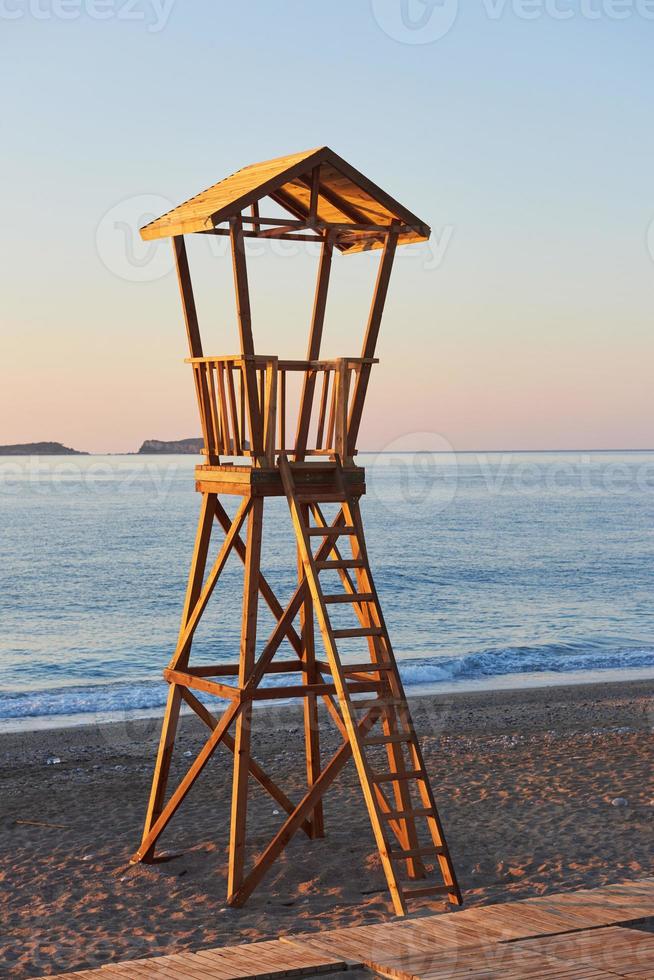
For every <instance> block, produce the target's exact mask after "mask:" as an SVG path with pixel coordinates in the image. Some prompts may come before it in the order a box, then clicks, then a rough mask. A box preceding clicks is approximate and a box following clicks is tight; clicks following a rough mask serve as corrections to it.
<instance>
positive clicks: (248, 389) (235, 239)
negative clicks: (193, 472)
mask: <svg viewBox="0 0 654 980" xmlns="http://www.w3.org/2000/svg"><path fill="white" fill-rule="evenodd" d="M229 234H230V239H231V243H232V265H233V269H234V292H235V294H236V315H237V318H238V330H239V336H240V339H241V353H242V354H243V355H244V356H245V361H244V364H243V377H244V379H245V396H246V398H245V400H246V405H247V411H248V420H249V430H250V442H251V446H250V450H251V452H252V457H253V460H257V457H258V462H259V463H260V462H261V461H262V457H263V427H262V418H261V411H262V406H260V405H259V395H258V392H257V373H256V367H255V364H254V361H253V360H252V358H253V356H254V340H253V337H252V314H251V311H250V290H249V286H248V273H247V264H246V261H245V239H244V237H243V221H242V219H241V217H240V216H239V217H238V218H234V219H233V221H232V222H231V224H230V227H229Z"/></svg>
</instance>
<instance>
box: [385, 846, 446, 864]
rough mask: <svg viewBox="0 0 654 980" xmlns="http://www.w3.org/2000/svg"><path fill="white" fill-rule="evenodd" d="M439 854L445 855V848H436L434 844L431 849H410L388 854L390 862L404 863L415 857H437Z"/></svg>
mask: <svg viewBox="0 0 654 980" xmlns="http://www.w3.org/2000/svg"><path fill="white" fill-rule="evenodd" d="M439 854H445V848H444V847H436V845H435V844H432V845H431V847H412V848H411V849H410V850H408V851H401V850H397V849H396V850H393V851H389V852H388V856H389V858H390V859H391V861H406V860H407V858H417V857H438V855H439Z"/></svg>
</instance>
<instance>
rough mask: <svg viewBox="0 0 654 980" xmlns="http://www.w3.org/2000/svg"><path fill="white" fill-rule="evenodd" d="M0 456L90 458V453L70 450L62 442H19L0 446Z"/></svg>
mask: <svg viewBox="0 0 654 980" xmlns="http://www.w3.org/2000/svg"><path fill="white" fill-rule="evenodd" d="M0 456H88V453H86V452H84V451H83V450H80V449H70V447H69V446H64V444H63V443H61V442H17V443H14V444H13V445H11V446H0Z"/></svg>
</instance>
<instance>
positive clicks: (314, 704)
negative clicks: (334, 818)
mask: <svg viewBox="0 0 654 980" xmlns="http://www.w3.org/2000/svg"><path fill="white" fill-rule="evenodd" d="M300 508H301V512H302V520H303V521H304V522H305V524H307V525H308V524H309V505H308V504H301V505H300ZM297 574H298V584H301V583H302V581H303V580H304V578H305V571H304V565H303V564H302V554H301V552H300V549H299V547H298V553H297ZM300 636H301V638H302V653H303V660H304V662H305V664H306V669H305V670H304V671H303V672H302V683H303V684H315V683H316V681H317V680H318V678H317V675H316V647H315V631H314V622H313V599H312V598H311V593H310V591H309V590H308V589H307V590H306V597H305V599H304V602H303V603H302V606H301V607H300ZM318 726H319V720H318V699H317V697H316V695H315V694H309V695H307V696H306V697H305V699H304V746H305V757H306V768H307V787H308V789H312V788H313V786H314V784H315V783H316V782H317V781H318V779H319V777H320V766H321V762H320V730H319V727H318ZM310 820H311V837H312V838H313V839H316V838H318V837H324V836H325V822H324V815H323V806H322V801H318V803H317V804H316V806H315V809H314V810H313V812H312V814H311V817H310Z"/></svg>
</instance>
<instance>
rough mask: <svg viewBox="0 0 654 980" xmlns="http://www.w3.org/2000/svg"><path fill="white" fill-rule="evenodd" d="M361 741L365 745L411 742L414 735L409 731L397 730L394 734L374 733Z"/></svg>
mask: <svg viewBox="0 0 654 980" xmlns="http://www.w3.org/2000/svg"><path fill="white" fill-rule="evenodd" d="M361 741H362V743H363V744H364V745H393V744H394V743H395V742H411V741H413V737H412V735H410V734H409V732H397V733H396V734H394V735H373V736H372V737H371V738H362V739H361Z"/></svg>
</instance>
